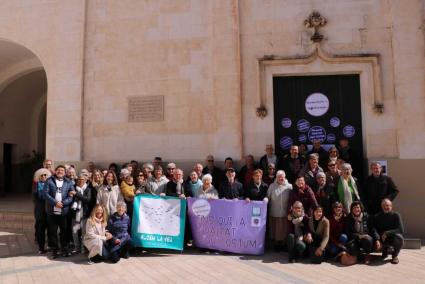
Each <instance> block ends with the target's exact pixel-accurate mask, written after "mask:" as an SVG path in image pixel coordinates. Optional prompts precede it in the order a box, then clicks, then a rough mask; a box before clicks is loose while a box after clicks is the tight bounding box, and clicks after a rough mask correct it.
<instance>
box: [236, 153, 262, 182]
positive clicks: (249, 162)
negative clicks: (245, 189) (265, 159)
mask: <svg viewBox="0 0 425 284" xmlns="http://www.w3.org/2000/svg"><path fill="white" fill-rule="evenodd" d="M258 168H259V166H258V165H257V163H255V160H254V156H253V155H247V156H246V157H245V165H244V166H243V167H242V168H241V170H240V171H239V176H238V181H240V182H241V183H242V184H243V185H244V186H246V185H248V184H249V183H250V182H251V180H252V175H253V173H254V171H255V170H256V169H258Z"/></svg>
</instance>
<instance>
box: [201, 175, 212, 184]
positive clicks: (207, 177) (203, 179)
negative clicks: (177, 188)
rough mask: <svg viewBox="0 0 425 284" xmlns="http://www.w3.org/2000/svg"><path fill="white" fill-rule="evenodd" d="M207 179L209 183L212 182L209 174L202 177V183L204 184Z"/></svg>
mask: <svg viewBox="0 0 425 284" xmlns="http://www.w3.org/2000/svg"><path fill="white" fill-rule="evenodd" d="M207 179H209V180H210V181H212V179H213V178H212V175H210V174H206V175H204V176H203V177H202V182H205V181H206V180H207Z"/></svg>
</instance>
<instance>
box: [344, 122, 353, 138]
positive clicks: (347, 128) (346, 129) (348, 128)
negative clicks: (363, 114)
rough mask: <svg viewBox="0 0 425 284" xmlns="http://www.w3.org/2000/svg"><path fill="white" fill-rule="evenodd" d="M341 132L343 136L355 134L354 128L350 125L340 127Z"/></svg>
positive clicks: (348, 136) (349, 136)
mask: <svg viewBox="0 0 425 284" xmlns="http://www.w3.org/2000/svg"><path fill="white" fill-rule="evenodd" d="M342 133H343V134H344V136H345V137H347V138H351V137H353V136H354V134H356V129H355V128H354V126H352V125H347V126H345V127H344V128H343V129H342Z"/></svg>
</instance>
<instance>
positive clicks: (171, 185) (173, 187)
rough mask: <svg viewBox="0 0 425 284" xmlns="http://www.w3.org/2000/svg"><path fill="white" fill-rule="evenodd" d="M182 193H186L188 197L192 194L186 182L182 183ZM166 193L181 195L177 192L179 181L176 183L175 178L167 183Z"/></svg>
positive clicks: (168, 194) (175, 195)
mask: <svg viewBox="0 0 425 284" xmlns="http://www.w3.org/2000/svg"><path fill="white" fill-rule="evenodd" d="M182 194H184V195H185V196H186V197H189V196H190V197H191V196H192V191H191V190H190V189H189V188H188V187H187V186H186V183H184V182H183V183H182ZM165 195H167V196H174V197H179V194H178V193H177V183H175V182H174V181H173V180H171V181H169V182H168V183H167V187H166V189H165Z"/></svg>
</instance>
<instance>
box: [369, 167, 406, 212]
mask: <svg viewBox="0 0 425 284" xmlns="http://www.w3.org/2000/svg"><path fill="white" fill-rule="evenodd" d="M398 192H399V191H398V188H397V186H396V185H395V184H394V182H393V180H392V178H390V177H389V176H385V175H382V174H381V175H380V176H379V177H374V176H373V175H370V176H368V177H367V178H366V181H365V183H364V187H363V191H362V193H363V196H362V200H363V203H364V205H365V207H366V211H367V212H368V213H369V214H371V215H375V214H377V213H378V212H381V210H382V209H381V201H382V199H384V198H388V199H390V200H394V199H395V198H396V196H397V195H398Z"/></svg>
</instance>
